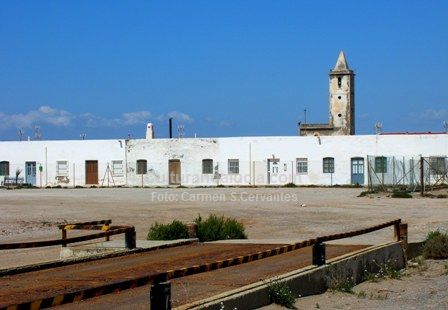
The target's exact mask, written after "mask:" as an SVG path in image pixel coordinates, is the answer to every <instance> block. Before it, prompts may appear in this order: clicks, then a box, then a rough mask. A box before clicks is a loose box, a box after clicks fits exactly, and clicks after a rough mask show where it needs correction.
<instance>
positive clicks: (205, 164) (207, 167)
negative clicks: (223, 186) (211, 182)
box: [202, 159, 213, 174]
mask: <svg viewBox="0 0 448 310" xmlns="http://www.w3.org/2000/svg"><path fill="white" fill-rule="evenodd" d="M202 174H213V159H203V160H202Z"/></svg>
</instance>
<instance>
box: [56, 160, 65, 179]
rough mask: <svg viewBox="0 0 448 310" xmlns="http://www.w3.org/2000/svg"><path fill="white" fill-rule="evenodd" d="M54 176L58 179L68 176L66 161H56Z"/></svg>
mask: <svg viewBox="0 0 448 310" xmlns="http://www.w3.org/2000/svg"><path fill="white" fill-rule="evenodd" d="M56 175H57V176H58V177H67V176H68V161H66V160H63V161H57V162H56Z"/></svg>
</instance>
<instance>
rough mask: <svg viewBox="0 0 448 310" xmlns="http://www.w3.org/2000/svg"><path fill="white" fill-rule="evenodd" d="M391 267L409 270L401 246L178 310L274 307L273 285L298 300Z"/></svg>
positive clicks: (371, 251) (372, 249)
mask: <svg viewBox="0 0 448 310" xmlns="http://www.w3.org/2000/svg"><path fill="white" fill-rule="evenodd" d="M386 262H387V263H389V264H391V265H393V266H394V267H395V268H397V269H402V268H405V266H406V260H405V256H404V252H403V248H402V246H401V244H400V242H391V243H386V244H382V245H378V246H373V247H369V248H367V249H363V250H360V251H357V252H354V253H350V254H347V255H344V256H341V257H338V258H335V259H332V260H328V261H327V264H326V265H324V266H320V267H316V266H308V267H306V268H302V269H299V270H296V271H293V272H290V273H287V274H284V275H282V276H279V277H276V278H271V279H266V280H265V281H260V282H257V283H254V284H251V285H248V286H245V287H242V288H239V289H237V290H233V291H229V292H226V293H223V294H220V295H217V296H214V297H211V298H208V299H204V300H201V301H197V302H194V303H191V304H187V305H183V306H180V307H178V308H177V309H179V310H184V309H217V310H218V309H222V307H221V303H222V304H223V305H224V307H225V308H226V309H234V308H237V309H256V308H259V307H263V306H266V305H268V304H270V300H269V293H268V286H269V283H270V282H272V281H278V282H283V283H286V284H287V285H288V287H289V288H290V289H291V291H292V292H293V293H294V294H295V295H296V296H299V295H300V296H302V297H304V296H309V295H315V294H321V293H323V292H325V291H326V290H327V289H328V287H329V286H330V285H331V283H334V282H336V281H337V282H340V281H343V280H345V279H347V278H350V277H353V279H354V281H355V282H356V283H359V282H361V281H362V278H363V275H364V273H365V270H367V271H368V272H372V273H373V272H377V269H378V266H377V264H384V263H386Z"/></svg>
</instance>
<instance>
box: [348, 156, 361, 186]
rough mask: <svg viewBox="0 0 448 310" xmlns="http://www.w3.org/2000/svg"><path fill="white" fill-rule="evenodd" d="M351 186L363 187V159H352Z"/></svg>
mask: <svg viewBox="0 0 448 310" xmlns="http://www.w3.org/2000/svg"><path fill="white" fill-rule="evenodd" d="M351 166H352V184H359V185H364V158H362V157H354V158H352V165H351Z"/></svg>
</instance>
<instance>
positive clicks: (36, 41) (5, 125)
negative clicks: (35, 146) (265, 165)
mask: <svg viewBox="0 0 448 310" xmlns="http://www.w3.org/2000/svg"><path fill="white" fill-rule="evenodd" d="M447 15H448V2H447V1H409V0H408V1H369V2H367V1H362V2H361V1H354V0H353V1H298V0H295V1H262V0H258V1H129V2H124V1H2V3H1V9H0V139H1V140H16V139H17V134H16V132H17V129H18V128H23V129H24V130H25V135H30V136H33V135H34V133H33V132H34V126H36V125H38V126H40V127H41V131H42V134H43V138H44V139H79V135H80V134H81V133H85V134H87V138H88V139H94V138H123V137H126V136H127V135H128V134H131V136H132V137H136V138H138V137H143V136H144V132H145V124H146V123H147V122H149V121H151V122H153V123H154V125H155V130H156V137H166V136H167V133H168V130H167V118H168V117H169V116H173V117H174V118H175V127H176V126H177V125H178V124H183V125H184V126H185V135H186V136H193V135H194V134H195V133H196V134H197V135H198V136H252V135H253V136H268V135H295V134H296V124H297V122H298V121H301V120H302V119H303V109H305V108H306V109H307V111H308V113H307V114H308V116H307V120H308V121H309V122H326V121H327V119H328V71H329V69H331V68H332V67H333V66H334V64H335V62H336V59H337V56H338V53H339V50H344V51H345V53H346V55H347V59H348V63H349V65H350V67H351V69H353V70H355V73H356V110H357V111H356V125H357V127H356V130H357V133H358V134H371V133H373V132H374V129H373V128H374V124H375V123H376V122H378V121H379V122H381V123H382V124H383V130H384V131H388V132H391V131H442V130H443V126H442V122H443V121H444V120H448V91H447V84H448V83H447V82H448V78H447V74H446V70H447V68H448V18H446V16H447Z"/></svg>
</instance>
